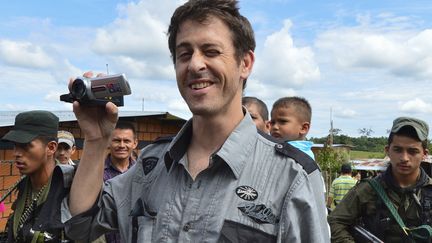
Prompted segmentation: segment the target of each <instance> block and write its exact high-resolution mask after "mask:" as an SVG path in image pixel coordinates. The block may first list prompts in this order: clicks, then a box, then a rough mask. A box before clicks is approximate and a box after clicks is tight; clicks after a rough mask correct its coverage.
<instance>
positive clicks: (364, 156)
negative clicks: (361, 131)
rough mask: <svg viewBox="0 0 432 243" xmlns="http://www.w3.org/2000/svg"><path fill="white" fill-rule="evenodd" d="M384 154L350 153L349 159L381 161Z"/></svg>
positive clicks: (354, 151)
mask: <svg viewBox="0 0 432 243" xmlns="http://www.w3.org/2000/svg"><path fill="white" fill-rule="evenodd" d="M384 157H385V154H384V152H381V153H380V152H366V151H356V150H351V151H350V159H383V158H384Z"/></svg>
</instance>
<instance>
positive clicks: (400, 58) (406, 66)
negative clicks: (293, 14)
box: [315, 15, 432, 80]
mask: <svg viewBox="0 0 432 243" xmlns="http://www.w3.org/2000/svg"><path fill="white" fill-rule="evenodd" d="M385 17H388V18H387V19H386V20H387V22H385V25H384V24H382V25H384V26H378V27H377V26H375V25H373V24H372V23H369V21H370V20H364V19H361V25H360V26H355V27H340V28H334V29H332V30H328V31H325V32H323V33H321V34H319V36H318V38H317V40H316V42H315V46H316V47H317V49H318V50H319V52H320V56H321V57H322V58H323V59H322V60H326V61H327V62H329V63H332V65H333V67H335V68H339V69H340V70H350V69H351V70H352V69H363V70H375V71H376V70H378V71H380V72H382V73H388V74H391V75H393V76H396V77H413V78H414V79H422V80H424V79H431V78H432V70H431V69H430V67H431V65H432V44H431V43H432V29H424V30H414V29H410V30H404V29H400V27H398V28H397V27H395V26H394V25H395V24H397V23H401V22H403V21H405V20H406V19H405V18H403V17H400V18H397V17H394V16H387V15H382V16H380V19H384V18H385Z"/></svg>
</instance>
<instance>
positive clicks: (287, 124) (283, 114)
mask: <svg viewBox="0 0 432 243" xmlns="http://www.w3.org/2000/svg"><path fill="white" fill-rule="evenodd" d="M295 114H296V111H295V109H294V108H292V107H279V108H277V109H274V110H273V111H272V112H271V120H270V126H271V127H270V134H271V135H272V136H273V137H275V138H282V139H284V140H288V141H294V140H302V139H303V137H304V136H306V134H307V132H308V130H309V126H305V123H304V122H300V121H299V119H298V118H297V116H296V115H295ZM308 124H309V123H308ZM308 124H307V125H308ZM306 129H307V130H306Z"/></svg>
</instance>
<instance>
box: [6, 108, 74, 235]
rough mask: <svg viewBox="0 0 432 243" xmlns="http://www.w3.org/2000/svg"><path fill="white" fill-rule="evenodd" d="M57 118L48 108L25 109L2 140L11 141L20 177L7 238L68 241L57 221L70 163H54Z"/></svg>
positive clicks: (69, 174)
mask: <svg viewBox="0 0 432 243" xmlns="http://www.w3.org/2000/svg"><path fill="white" fill-rule="evenodd" d="M58 122H59V118H58V117H57V116H56V115H54V114H53V113H51V112H48V111H40V110H36V111H27V112H22V113H19V114H18V115H17V116H16V117H15V124H14V127H13V128H12V129H11V130H10V131H9V132H8V133H7V134H6V135H4V136H3V138H2V140H6V141H9V142H12V143H13V144H14V152H13V154H14V157H15V166H16V167H17V169H18V170H19V172H20V173H21V174H22V175H25V176H26V177H23V179H22V180H21V181H20V182H19V184H18V186H17V188H18V196H17V199H16V200H15V201H14V203H13V205H12V209H13V213H12V214H11V216H10V218H9V220H8V223H7V229H8V242H71V241H69V240H68V239H67V238H66V236H65V233H64V225H63V224H62V223H61V214H60V204H61V201H62V200H63V198H64V197H65V196H66V195H67V193H68V189H67V188H69V185H68V184H67V183H66V182H65V178H69V179H71V178H72V176H73V170H74V169H73V167H72V166H66V165H65V166H64V167H62V168H60V167H56V161H55V153H56V150H57V130H58Z"/></svg>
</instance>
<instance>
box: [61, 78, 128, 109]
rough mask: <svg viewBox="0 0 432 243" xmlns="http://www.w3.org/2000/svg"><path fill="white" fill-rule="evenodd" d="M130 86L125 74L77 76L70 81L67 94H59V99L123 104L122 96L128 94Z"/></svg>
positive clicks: (101, 103)
mask: <svg viewBox="0 0 432 243" xmlns="http://www.w3.org/2000/svg"><path fill="white" fill-rule="evenodd" d="M130 94H131V88H130V86H129V82H128V81H127V79H126V75H125V74H114V75H107V76H102V77H96V78H85V77H78V78H76V79H75V80H74V82H73V83H72V87H71V88H70V93H69V94H63V95H60V100H61V101H64V102H69V103H72V102H74V101H75V100H76V101H78V102H79V103H80V104H81V105H105V104H106V103H107V102H109V101H111V102H113V103H114V104H115V105H117V106H123V105H124V102H123V96H125V95H130Z"/></svg>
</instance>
